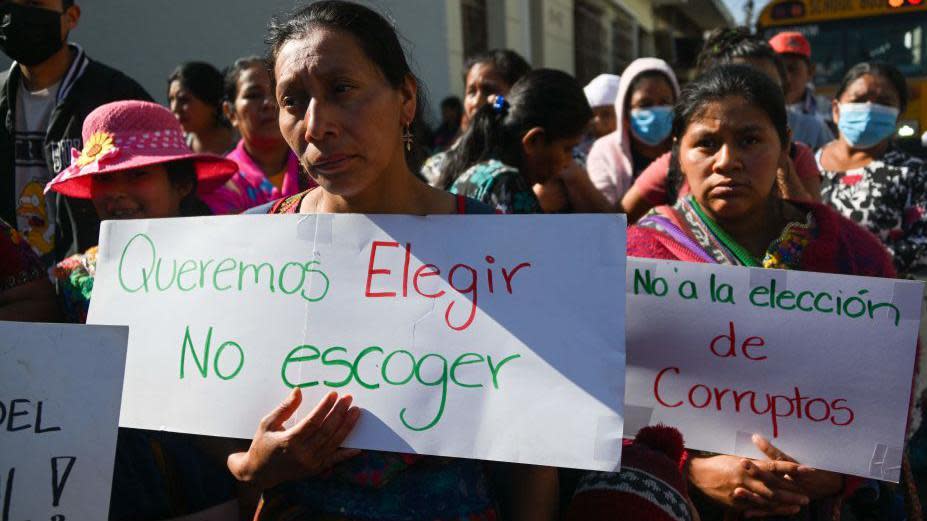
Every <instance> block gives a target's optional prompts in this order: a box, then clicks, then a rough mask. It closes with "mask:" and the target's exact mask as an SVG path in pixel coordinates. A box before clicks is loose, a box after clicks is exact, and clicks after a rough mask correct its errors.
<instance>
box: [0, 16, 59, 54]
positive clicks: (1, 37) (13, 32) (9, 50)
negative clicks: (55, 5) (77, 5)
mask: <svg viewBox="0 0 927 521" xmlns="http://www.w3.org/2000/svg"><path fill="white" fill-rule="evenodd" d="M63 45H64V42H63V41H62V40H61V13H59V12H57V11H52V10H49V9H42V8H41V7H27V6H24V5H19V4H14V3H13V2H10V1H6V2H3V3H0V50H2V51H3V53H4V54H6V55H7V56H9V57H10V58H12V59H14V60H16V61H17V62H19V63H21V64H23V65H25V66H27V67H28V66H32V65H38V64H40V63H42V62H43V61H45V60H47V59H48V58H50V57H51V55H53V54H55V53H56V52H58V50H59V49H61V47H62V46H63Z"/></svg>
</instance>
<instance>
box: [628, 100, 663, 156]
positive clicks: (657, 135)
mask: <svg viewBox="0 0 927 521" xmlns="http://www.w3.org/2000/svg"><path fill="white" fill-rule="evenodd" d="M630 119H631V132H632V133H633V134H634V136H635V137H636V138H637V139H639V140H641V141H643V142H644V143H646V144H648V145H651V146H655V145H659V144H660V143H662V142H664V141H665V140H666V138H668V137H669V135H670V132H672V130H673V107H671V106H669V105H659V106H656V107H647V108H644V109H633V110H631V118H630Z"/></svg>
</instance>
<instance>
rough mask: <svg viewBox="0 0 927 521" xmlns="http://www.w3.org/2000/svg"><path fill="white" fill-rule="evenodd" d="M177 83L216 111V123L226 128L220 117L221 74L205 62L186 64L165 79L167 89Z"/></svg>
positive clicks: (223, 119) (225, 123) (222, 118)
mask: <svg viewBox="0 0 927 521" xmlns="http://www.w3.org/2000/svg"><path fill="white" fill-rule="evenodd" d="M175 81H179V82H180V84H181V85H182V86H183V88H185V89H187V90H189V91H190V92H191V93H193V95H194V96H196V97H197V99H199V100H200V101H202V102H203V103H205V104H207V105H209V106H211V107H213V108H214V109H215V110H216V121H217V122H218V123H220V124H222V125H226V126H228V123H227V122H226V121H225V118H224V117H223V116H222V95H223V82H224V80H223V78H222V73H221V72H219V70H218V69H216V68H215V67H213V66H212V65H210V64H208V63H205V62H187V63H183V64H181V65H180V66H178V67H177V68H176V69H174V72H172V73H171V75H170V76H168V77H167V88H168V90H169V89H170V88H171V83H174V82H175Z"/></svg>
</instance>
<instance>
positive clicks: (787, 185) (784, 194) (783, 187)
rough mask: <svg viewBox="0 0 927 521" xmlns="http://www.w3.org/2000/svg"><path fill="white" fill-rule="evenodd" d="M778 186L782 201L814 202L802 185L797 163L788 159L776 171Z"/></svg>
mask: <svg viewBox="0 0 927 521" xmlns="http://www.w3.org/2000/svg"><path fill="white" fill-rule="evenodd" d="M776 186H777V187H778V188H779V196H780V197H781V198H782V199H787V200H790V201H798V202H811V201H814V198H813V197H811V194H809V193H808V190H806V189H805V187H804V185H802V183H801V178H800V177H798V171H797V170H796V169H795V163H793V162H792V160H791V159H790V158H788V157H787V158H785V160H784V161H783V162H781V163H780V164H779V166H778V168H777V169H776Z"/></svg>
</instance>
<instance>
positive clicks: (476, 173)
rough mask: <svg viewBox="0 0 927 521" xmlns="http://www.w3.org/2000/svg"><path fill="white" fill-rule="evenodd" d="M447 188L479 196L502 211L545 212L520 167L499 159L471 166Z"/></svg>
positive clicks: (457, 192)
mask: <svg viewBox="0 0 927 521" xmlns="http://www.w3.org/2000/svg"><path fill="white" fill-rule="evenodd" d="M448 191H449V192H451V193H452V194H458V195H463V196H465V197H469V198H471V199H476V200H477V201H479V202H481V203H484V204H488V205H490V206H492V207H494V208H496V209H498V210H499V211H501V212H502V213H542V210H541V203H540V202H539V201H538V198H537V196H536V195H534V191H533V190H532V189H531V184H529V183H528V181H527V180H526V179H525V178H524V176H522V175H521V173H519V172H518V169H517V168H514V167H511V166H508V165H506V164H505V163H502V162H501V161H498V160H496V159H490V160H489V161H484V162H482V163H477V164H475V165H473V166H471V167H470V168H468V169H467V171H466V172H464V173H463V174H461V175H460V177H458V178H457V180H456V181H454V184H453V185H452V186H451V188H450V189H449V190H448Z"/></svg>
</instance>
